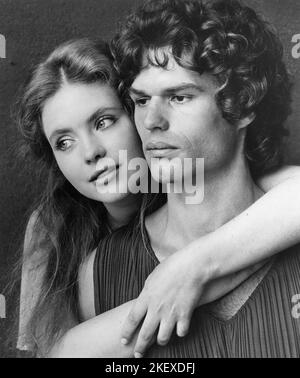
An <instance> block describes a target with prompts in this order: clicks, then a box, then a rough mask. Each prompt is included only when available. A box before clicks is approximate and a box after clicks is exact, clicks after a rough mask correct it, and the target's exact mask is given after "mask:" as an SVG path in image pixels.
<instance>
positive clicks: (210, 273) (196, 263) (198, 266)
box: [187, 235, 223, 285]
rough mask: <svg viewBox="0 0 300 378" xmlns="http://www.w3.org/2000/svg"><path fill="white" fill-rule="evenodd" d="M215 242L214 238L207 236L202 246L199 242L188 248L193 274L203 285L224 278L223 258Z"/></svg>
mask: <svg viewBox="0 0 300 378" xmlns="http://www.w3.org/2000/svg"><path fill="white" fill-rule="evenodd" d="M213 241H214V238H210V237H209V235H207V237H203V238H202V240H201V244H199V241H197V242H194V243H192V244H190V245H189V246H188V247H187V249H188V253H189V255H190V257H191V258H190V266H191V270H192V274H193V276H194V277H195V280H196V281H197V282H201V283H202V284H203V285H205V284H207V283H208V282H211V281H213V280H215V279H217V278H220V277H221V276H222V265H223V262H222V258H221V255H220V253H219V252H218V251H219V249H216V246H215V245H214V243H213ZM216 251H217V252H216Z"/></svg>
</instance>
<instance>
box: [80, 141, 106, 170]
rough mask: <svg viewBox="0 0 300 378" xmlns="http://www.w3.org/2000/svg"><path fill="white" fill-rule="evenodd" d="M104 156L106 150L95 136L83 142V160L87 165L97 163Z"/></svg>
mask: <svg viewBox="0 0 300 378" xmlns="http://www.w3.org/2000/svg"><path fill="white" fill-rule="evenodd" d="M105 155H106V149H105V148H104V146H103V145H102V144H101V143H99V140H98V139H97V138H96V137H95V136H93V135H91V136H90V137H89V138H88V139H87V140H85V141H84V159H85V161H86V163H87V164H93V163H97V162H98V160H99V159H101V158H103V157H104V156H105Z"/></svg>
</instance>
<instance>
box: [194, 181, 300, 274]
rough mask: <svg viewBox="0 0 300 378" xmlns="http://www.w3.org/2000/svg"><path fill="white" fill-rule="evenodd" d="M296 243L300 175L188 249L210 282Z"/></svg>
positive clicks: (299, 228)
mask: <svg viewBox="0 0 300 378" xmlns="http://www.w3.org/2000/svg"><path fill="white" fill-rule="evenodd" d="M298 242H300V178H299V177H294V178H291V179H288V180H286V181H284V182H283V183H281V184H279V185H278V186H276V187H274V188H273V189H272V190H271V191H270V192H268V193H266V194H265V195H264V196H263V197H261V198H260V199H259V200H258V201H257V202H255V203H254V204H253V205H252V206H251V207H249V208H248V209H247V210H246V211H244V212H243V213H241V214H240V215H239V216H237V217H236V218H234V219H232V220H231V221H230V222H228V223H226V224H224V225H223V226H222V227H220V228H219V229H217V230H216V231H215V232H213V233H210V234H208V235H206V236H205V237H204V238H202V239H201V240H199V241H195V242H193V243H192V244H190V245H189V246H188V247H187V249H188V250H189V251H190V252H191V253H193V256H194V257H193V258H194V259H195V264H194V266H195V267H197V266H199V265H198V264H201V265H202V266H203V264H205V265H206V266H207V267H208V272H207V280H208V281H210V280H212V279H217V278H220V277H223V276H227V275H229V274H231V273H234V272H238V271H240V270H242V269H244V268H247V267H250V266H251V265H254V264H256V263H258V262H260V261H262V260H265V259H267V258H269V257H271V256H272V255H274V254H276V253H278V252H280V251H284V250H285V249H287V248H288V247H290V246H292V245H294V244H296V243H298ZM196 251H197V252H198V253H197V252H196ZM196 260H198V262H197V261H196ZM202 271H203V270H202Z"/></svg>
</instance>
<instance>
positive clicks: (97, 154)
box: [42, 83, 143, 204]
mask: <svg viewBox="0 0 300 378" xmlns="http://www.w3.org/2000/svg"><path fill="white" fill-rule="evenodd" d="M42 122H43V127H44V132H45V135H46V137H47V139H48V141H49V143H50V145H51V147H52V149H53V153H54V156H55V159H56V161H57V164H58V166H59V168H60V170H61V172H62V173H63V175H64V176H65V177H66V179H67V180H68V181H69V182H70V183H71V184H72V185H73V186H74V187H75V188H76V189H77V190H78V191H79V192H80V193H81V194H83V195H84V196H85V197H88V198H90V199H93V200H97V201H101V202H103V203H104V204H105V203H114V202H117V201H120V200H122V199H124V198H126V197H127V196H128V193H129V192H128V179H129V178H130V175H131V173H130V171H128V170H127V165H128V164H127V163H128V162H129V161H130V160H131V159H132V158H136V157H142V156H143V153H142V148H141V143H140V139H139V137H138V135H137V133H136V129H135V126H134V125H133V123H132V122H131V120H130V118H129V117H128V115H127V113H126V112H125V110H124V109H123V107H122V104H121V102H120V100H119V98H118V95H117V93H116V91H115V90H114V89H113V88H112V87H110V86H109V85H107V84H102V83H93V84H81V83H76V84H72V83H71V84H69V83H66V84H64V85H63V86H62V87H61V88H60V89H59V91H58V92H56V94H55V95H54V96H53V97H51V98H50V99H48V100H47V101H46V102H45V104H44V107H43V111H42ZM120 151H126V152H127V159H126V158H125V155H124V153H123V155H122V156H123V157H122V156H121V158H120V155H119V152H120ZM115 168H117V169H115ZM125 170H126V172H125ZM99 174H100V175H99ZM116 184H117V185H116Z"/></svg>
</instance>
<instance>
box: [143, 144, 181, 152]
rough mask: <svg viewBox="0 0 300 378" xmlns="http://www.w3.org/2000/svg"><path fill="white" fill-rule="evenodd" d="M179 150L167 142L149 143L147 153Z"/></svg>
mask: <svg viewBox="0 0 300 378" xmlns="http://www.w3.org/2000/svg"><path fill="white" fill-rule="evenodd" d="M177 149H178V148H177V147H175V146H172V145H171V144H169V143H165V142H149V143H147V144H146V151H157V150H177Z"/></svg>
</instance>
